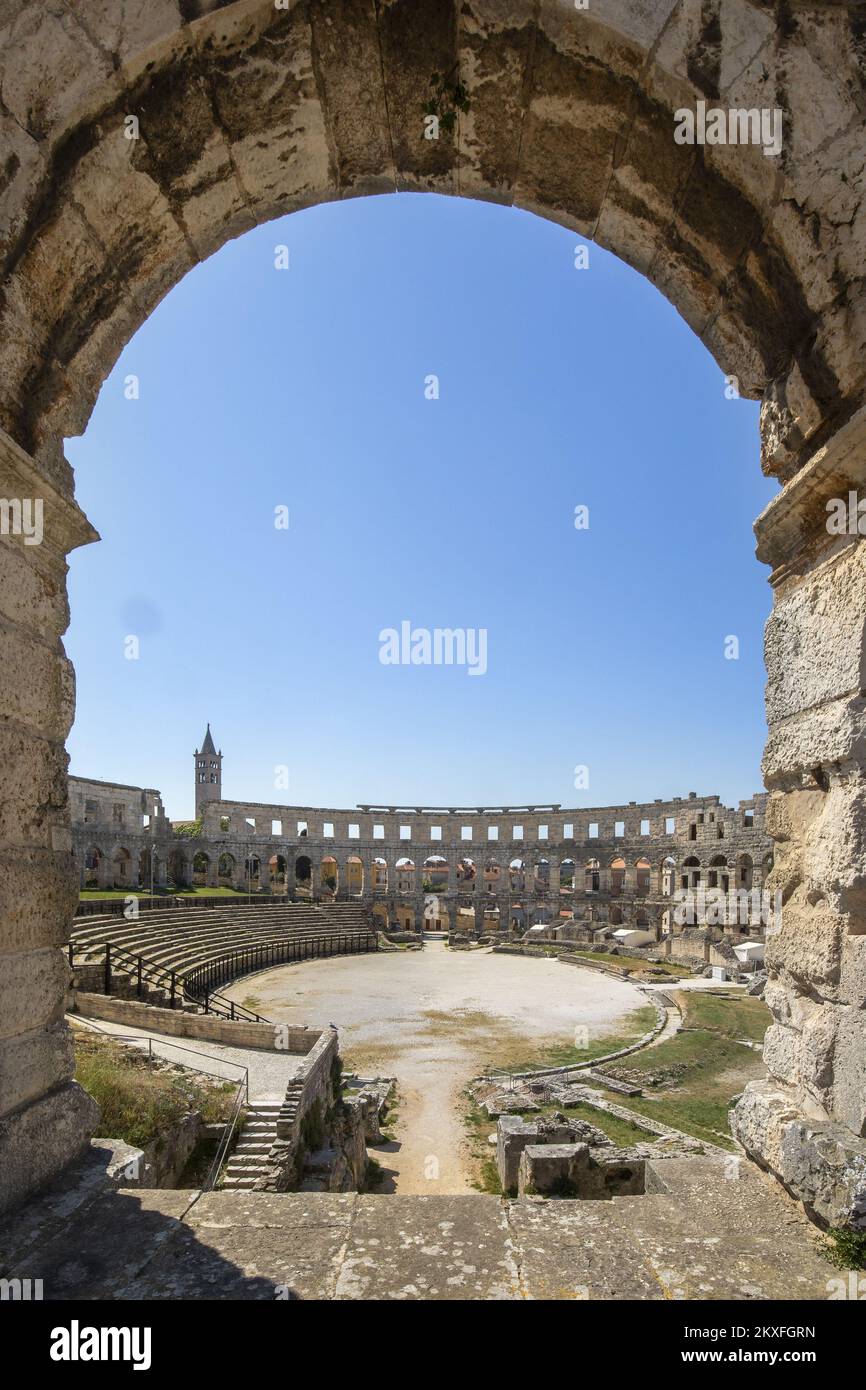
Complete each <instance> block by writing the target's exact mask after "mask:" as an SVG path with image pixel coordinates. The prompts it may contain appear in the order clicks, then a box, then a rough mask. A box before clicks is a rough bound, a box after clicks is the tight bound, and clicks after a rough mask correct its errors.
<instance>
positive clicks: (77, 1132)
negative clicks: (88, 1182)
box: [0, 1078, 99, 1211]
mask: <svg viewBox="0 0 866 1390" xmlns="http://www.w3.org/2000/svg"><path fill="white" fill-rule="evenodd" d="M52 1079H53V1078H52ZM43 1084H44V1080H43ZM98 1122H99V1106H98V1105H97V1104H96V1101H95V1100H93V1098H92V1097H91V1096H89V1095H88V1094H87V1092H86V1091H83V1090H82V1088H81V1087H80V1086H79V1085H78V1083H77V1082H76V1081H70V1082H68V1083H66V1084H65V1085H60V1086H58V1087H57V1088H56V1089H53V1090H50V1091H48V1092H45V1093H43V1094H42V1095H40V1096H39V1098H38V1099H35V1100H33V1101H32V1102H31V1103H30V1104H28V1105H24V1106H21V1107H19V1108H18V1109H16V1110H13V1111H11V1112H10V1113H9V1114H5V1115H3V1116H2V1117H0V1211H5V1210H6V1209H7V1208H8V1207H11V1206H14V1205H15V1204H16V1203H17V1202H20V1201H22V1200H23V1199H24V1198H25V1197H26V1196H27V1195H28V1193H31V1192H33V1191H35V1190H37V1189H38V1188H40V1187H42V1186H44V1185H45V1184H46V1183H48V1182H50V1181H51V1180H52V1178H55V1177H56V1176H57V1174H58V1173H60V1172H62V1171H63V1169H64V1168H66V1167H67V1166H68V1165H69V1164H70V1163H73V1162H74V1161H75V1159H76V1158H78V1157H79V1155H80V1154H82V1153H83V1152H84V1150H85V1149H86V1148H87V1147H88V1145H89V1143H90V1135H91V1134H92V1133H93V1131H94V1130H95V1128H96V1126H97V1124H98Z"/></svg>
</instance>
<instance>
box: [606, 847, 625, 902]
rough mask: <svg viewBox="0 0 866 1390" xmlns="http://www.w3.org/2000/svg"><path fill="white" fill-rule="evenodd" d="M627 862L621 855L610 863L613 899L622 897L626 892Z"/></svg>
mask: <svg viewBox="0 0 866 1390" xmlns="http://www.w3.org/2000/svg"><path fill="white" fill-rule="evenodd" d="M625 873H626V870H625V860H624V859H623V858H622V856H621V855H617V856H616V857H615V858H613V859H611V861H610V892H611V897H614V898H618V897H621V895H622V893H623V892H624V891H625Z"/></svg>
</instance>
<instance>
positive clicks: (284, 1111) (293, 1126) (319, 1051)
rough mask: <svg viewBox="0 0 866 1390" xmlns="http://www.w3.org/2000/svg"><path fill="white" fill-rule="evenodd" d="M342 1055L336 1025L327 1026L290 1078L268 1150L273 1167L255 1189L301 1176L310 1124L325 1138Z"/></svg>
mask: <svg viewBox="0 0 866 1390" xmlns="http://www.w3.org/2000/svg"><path fill="white" fill-rule="evenodd" d="M339 1055H340V1046H339V1039H338V1037H337V1032H336V1029H333V1028H326V1029H325V1030H324V1032H323V1033H322V1034H321V1035H320V1036H319V1038H318V1040H317V1041H316V1043H315V1044H314V1046H313V1048H312V1050H311V1051H310V1052H309V1054H308V1056H307V1058H306V1061H304V1062H302V1063H301V1065H300V1066H299V1067H298V1068H297V1070H296V1071H295V1073H294V1075H293V1076H292V1078H291V1080H290V1081H289V1084H288V1086H287V1088H286V1094H285V1098H284V1100H283V1104H282V1107H281V1109H280V1114H279V1118H278V1120H277V1138H276V1141H275V1142H274V1144H273V1145H272V1146H271V1150H270V1152H269V1154H268V1165H269V1168H270V1171H269V1173H268V1174H267V1175H266V1176H265V1177H263V1178H259V1179H258V1180H257V1182H256V1184H255V1186H256V1189H258V1190H260V1191H265V1192H285V1191H287V1190H288V1189H289V1188H290V1187H292V1186H293V1184H294V1183H295V1182H296V1181H297V1179H298V1177H299V1176H300V1164H301V1162H302V1160H303V1149H304V1148H309V1147H311V1136H310V1134H309V1127H311V1126H313V1127H315V1128H317V1129H319V1128H320V1133H319V1134H318V1135H317V1136H316V1138H317V1139H318V1140H319V1142H320V1143H321V1142H323V1141H324V1139H325V1138H326V1136H327V1133H328V1130H327V1127H326V1122H327V1119H328V1117H329V1115H330V1112H331V1110H332V1108H333V1106H334V1101H335V1098H336V1097H335V1087H334V1078H335V1072H336V1068H337V1065H338V1060H339ZM362 1119H363V1117H362ZM315 1147H318V1144H316V1145H315Z"/></svg>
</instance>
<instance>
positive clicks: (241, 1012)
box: [67, 931, 379, 1023]
mask: <svg viewBox="0 0 866 1390" xmlns="http://www.w3.org/2000/svg"><path fill="white" fill-rule="evenodd" d="M378 949H379V938H378V936H377V934H376V932H374V931H366V932H336V931H332V932H323V933H322V935H321V936H315V937H309V936H297V937H289V938H286V939H283V940H281V941H267V942H262V943H260V944H256V945H247V946H241V947H238V948H237V949H236V950H234V951H229V952H227V953H226V954H225V955H224V956H219V957H218V958H217V959H216V960H211V961H206V962H204V964H202V965H199V966H194V967H193V968H192V969H190V970H187V971H183V972H180V971H177V970H172V969H169V967H167V966H163V965H158V964H156V963H154V962H152V961H148V960H147V958H146V957H145V956H143V955H141V954H140V953H137V952H134V951H130V950H128V949H127V948H126V947H125V946H118V945H117V944H116V943H114V942H111V941H106V943H105V954H104V957H103V960H102V962H101V963H100V962H98V961H88V962H87V964H88V965H100V964H101V969H102V987H103V993H104V994H106V995H110V994H111V985H112V980H113V976H114V972H115V971H116V970H118V969H119V970H120V971H121V973H123V974H126V975H128V976H130V977H131V978H132V979H133V980H134V982H135V993H136V997H137V998H138V999H143V998H144V997H145V996H146V995H147V994H148V992H149V991H151V990H153V991H156V992H158V993H161V994H163V995H164V996H167V1003H168V1007H169V1008H172V1009H175V1008H178V1007H179V1006H180V1004H181V1003H182V1002H183V1000H188V1001H189V1002H190V1003H192V1004H196V1005H197V1006H198V1007H199V1008H203V1009H204V1012H205V1013H206V1014H214V1015H215V1016H216V1017H217V1018H225V1019H229V1020H231V1021H232V1022H243V1023H270V1022H271V1020H270V1019H268V1018H265V1017H264V1016H263V1015H262V1014H258V1013H254V1012H253V1010H251V1009H248V1008H246V1007H245V1006H244V1005H243V1004H238V1003H236V1002H235V1000H234V999H228V998H226V996H225V995H223V994H220V993H219V987H220V986H221V985H226V984H229V983H230V982H231V981H232V980H236V979H239V978H240V977H241V976H242V975H249V974H251V973H252V972H254V971H257V970H269V969H270V968H271V967H272V966H275V965H285V964H288V963H289V962H291V961H301V960H315V959H318V958H319V957H322V956H335V955H354V954H359V953H366V952H368V951H378ZM67 950H68V959H69V965H70V967H71V968H72V969H75V965H76V959H75V951H76V947H75V942H74V941H70V943H69V946H68V948H67ZM80 963H81V962H79V964H80Z"/></svg>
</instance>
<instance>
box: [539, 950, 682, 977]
mask: <svg viewBox="0 0 866 1390" xmlns="http://www.w3.org/2000/svg"><path fill="white" fill-rule="evenodd" d="M557 951H564V952H566V953H567V954H568V955H570V956H580V957H581V958H582V959H584V960H591V961H594V962H595V964H596V965H613V966H620V967H621V968H622V969H623V970H664V971H666V973H667V974H668V975H691V974H692V971H691V970H689V968H688V967H687V966H685V965H675V964H674V963H673V961H667V960H665V961H655V960H645V959H644V958H643V957H642V956H623V955H616V956H612V955H611V954H610V953H609V952H608V951H576V950H572V948H571V947H570V946H568V944H567V943H566V944H563V945H562V946H559V947H558V948H557Z"/></svg>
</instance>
